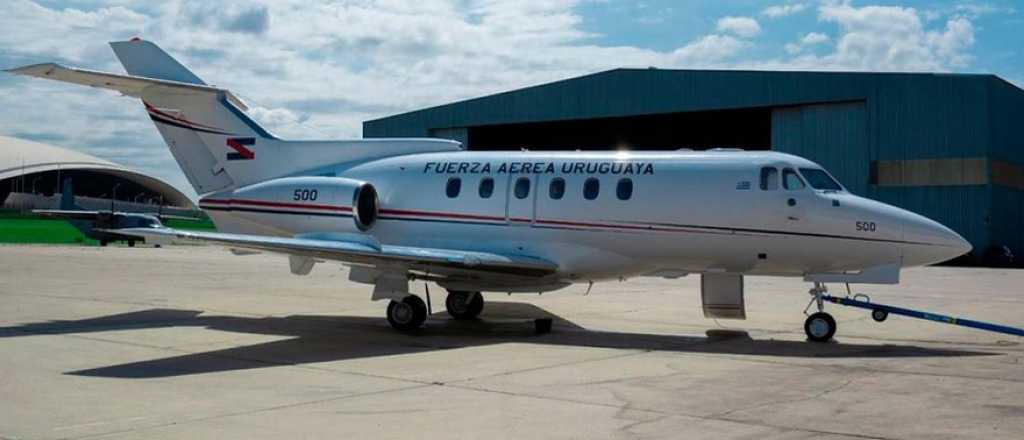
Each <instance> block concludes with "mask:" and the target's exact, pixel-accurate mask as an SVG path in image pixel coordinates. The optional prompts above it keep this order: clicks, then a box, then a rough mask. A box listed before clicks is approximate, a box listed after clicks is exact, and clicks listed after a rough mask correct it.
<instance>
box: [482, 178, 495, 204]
mask: <svg viewBox="0 0 1024 440" xmlns="http://www.w3.org/2000/svg"><path fill="white" fill-rule="evenodd" d="M491 194H494V179H492V178H490V177H484V178H483V180H481V181H480V198H481V199H489V198H491Z"/></svg>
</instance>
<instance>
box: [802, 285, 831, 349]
mask: <svg viewBox="0 0 1024 440" xmlns="http://www.w3.org/2000/svg"><path fill="white" fill-rule="evenodd" d="M827 292H828V289H826V288H825V285H824V284H822V283H814V287H813V288H812V289H811V290H810V292H808V293H810V294H811V302H810V303H808V304H807V307H806V308H805V309H804V314H806V313H807V310H808V309H810V308H811V306H812V305H817V307H818V311H817V312H815V313H812V314H810V315H809V316H807V320H806V321H804V333H805V334H807V340H808V341H811V342H828V341H831V340H832V337H833V336H835V334H836V328H837V327H836V319H835V318H833V317H832V315H829V314H828V313H825V301H824V299H823V298H822V295H824V294H825V293H827Z"/></svg>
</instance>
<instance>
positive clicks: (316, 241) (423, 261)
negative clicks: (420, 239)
mask: <svg viewBox="0 0 1024 440" xmlns="http://www.w3.org/2000/svg"><path fill="white" fill-rule="evenodd" d="M108 232H115V233H118V234H124V235H131V236H138V237H143V238H146V239H147V241H148V240H151V239H152V240H158V241H159V240H163V241H169V240H174V241H191V242H203V243H212V244H217V245H221V246H225V247H228V248H232V249H246V250H256V251H265V252H275V253H281V254H287V255H295V256H302V257H310V258H316V259H323V260H332V261H340V262H344V263H353V264H364V265H370V266H389V267H394V266H397V267H403V268H406V269H407V270H417V271H425V272H430V273H445V272H448V271H459V272H465V271H468V272H476V273H481V272H486V273H490V274H504V275H511V276H517V277H530V278H535V277H536V278H539V277H543V276H546V275H551V274H553V273H555V271H556V270H557V269H558V266H557V265H556V264H554V263H551V262H549V261H545V260H542V259H539V258H534V257H528V256H520V255H502V254H498V253H490V252H476V251H463V250H455V249H437V248H423V247H412V246H392V245H381V244H380V243H378V242H377V240H376V239H374V238H373V237H372V236H369V235H361V234H335V233H323V234H306V235H302V236H299V237H294V238H290V237H272V236H264V235H249V234H226V233H220V232H193V231H182V230H178V229H171V228H126V229H112V230H108Z"/></svg>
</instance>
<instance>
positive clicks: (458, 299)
mask: <svg viewBox="0 0 1024 440" xmlns="http://www.w3.org/2000/svg"><path fill="white" fill-rule="evenodd" d="M451 307H452V312H453V313H466V310H468V309H469V295H461V294H460V295H454V296H452V303H451Z"/></svg>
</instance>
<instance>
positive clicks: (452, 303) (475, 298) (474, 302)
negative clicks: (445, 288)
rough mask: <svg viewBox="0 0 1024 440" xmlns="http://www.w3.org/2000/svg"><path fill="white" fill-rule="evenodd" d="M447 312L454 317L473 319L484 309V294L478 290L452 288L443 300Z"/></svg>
mask: <svg viewBox="0 0 1024 440" xmlns="http://www.w3.org/2000/svg"><path fill="white" fill-rule="evenodd" d="M444 307H445V308H446V309H448V314H449V315H451V317H452V318H455V319H474V318H476V317H477V316H479V315H480V312H482V311H483V310H484V296H483V295H481V294H480V292H464V291H459V290H453V291H451V292H448V298H446V299H445V300H444Z"/></svg>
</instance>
